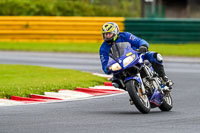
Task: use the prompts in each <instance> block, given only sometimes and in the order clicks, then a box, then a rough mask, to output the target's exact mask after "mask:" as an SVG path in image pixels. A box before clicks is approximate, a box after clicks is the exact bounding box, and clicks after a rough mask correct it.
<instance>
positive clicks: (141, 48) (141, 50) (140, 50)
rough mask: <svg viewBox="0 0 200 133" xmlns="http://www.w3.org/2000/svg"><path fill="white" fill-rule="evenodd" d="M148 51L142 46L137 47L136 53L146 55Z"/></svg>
mask: <svg viewBox="0 0 200 133" xmlns="http://www.w3.org/2000/svg"><path fill="white" fill-rule="evenodd" d="M147 51H148V48H147V47H146V46H145V45H142V46H140V47H139V49H138V52H141V53H146V52H147Z"/></svg>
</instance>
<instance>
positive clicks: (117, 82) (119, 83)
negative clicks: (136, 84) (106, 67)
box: [111, 75, 126, 90]
mask: <svg viewBox="0 0 200 133" xmlns="http://www.w3.org/2000/svg"><path fill="white" fill-rule="evenodd" d="M111 81H112V85H113V86H114V87H116V88H120V89H124V90H125V89H126V87H125V85H124V83H123V81H122V79H121V78H120V76H119V75H113V77H112V78H111Z"/></svg>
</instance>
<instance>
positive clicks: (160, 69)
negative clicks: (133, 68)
mask: <svg viewBox="0 0 200 133" xmlns="http://www.w3.org/2000/svg"><path fill="white" fill-rule="evenodd" d="M152 67H153V69H154V71H155V72H156V73H157V74H158V76H159V77H161V79H162V80H163V81H164V83H165V85H166V86H168V87H169V88H170V89H172V85H173V84H174V83H173V81H172V80H169V78H168V77H167V76H166V74H165V71H164V66H163V65H162V64H158V63H152Z"/></svg>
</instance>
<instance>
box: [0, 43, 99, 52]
mask: <svg viewBox="0 0 200 133" xmlns="http://www.w3.org/2000/svg"><path fill="white" fill-rule="evenodd" d="M100 46H101V44H100V43H63V42H49V43H47V42H0V50H15V51H17V50H20V51H41V52H81V53H98V51H99V48H100Z"/></svg>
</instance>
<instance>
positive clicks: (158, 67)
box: [145, 52, 173, 87]
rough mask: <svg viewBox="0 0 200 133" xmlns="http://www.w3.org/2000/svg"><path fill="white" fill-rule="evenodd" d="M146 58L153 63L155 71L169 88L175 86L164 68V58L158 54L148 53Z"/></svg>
mask: <svg viewBox="0 0 200 133" xmlns="http://www.w3.org/2000/svg"><path fill="white" fill-rule="evenodd" d="M145 58H146V59H147V60H149V62H151V64H152V67H153V69H154V71H155V72H156V73H157V74H158V75H159V77H161V78H162V79H163V81H164V82H165V84H166V85H167V86H169V87H171V86H172V85H173V82H172V81H171V80H169V79H168V77H167V76H166V73H165V70H164V66H163V58H162V56H161V55H160V54H158V53H156V52H147V53H146V54H145Z"/></svg>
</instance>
